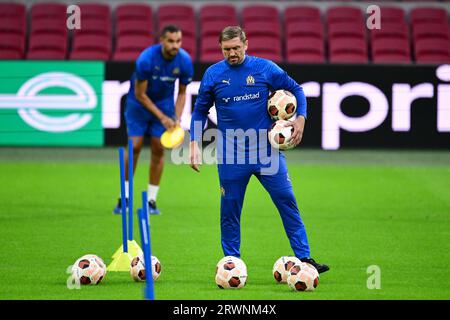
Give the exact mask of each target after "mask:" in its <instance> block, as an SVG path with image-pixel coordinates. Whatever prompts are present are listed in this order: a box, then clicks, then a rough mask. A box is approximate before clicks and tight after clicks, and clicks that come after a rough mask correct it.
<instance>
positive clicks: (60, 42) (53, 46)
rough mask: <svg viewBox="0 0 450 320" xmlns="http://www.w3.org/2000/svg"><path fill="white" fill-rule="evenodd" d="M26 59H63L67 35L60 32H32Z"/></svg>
mask: <svg viewBox="0 0 450 320" xmlns="http://www.w3.org/2000/svg"><path fill="white" fill-rule="evenodd" d="M28 47H29V48H28V52H27V59H35V60H64V59H65V58H66V54H67V37H66V36H65V35H61V34H34V35H32V36H30V42H29V46H28Z"/></svg>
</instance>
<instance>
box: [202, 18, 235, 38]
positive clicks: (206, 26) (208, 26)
mask: <svg viewBox="0 0 450 320" xmlns="http://www.w3.org/2000/svg"><path fill="white" fill-rule="evenodd" d="M229 25H230V24H228V23H226V22H224V21H223V20H219V21H206V22H203V23H202V24H201V25H200V38H203V37H215V39H216V40H217V39H219V35H220V33H221V32H222V30H223V29H224V28H225V27H227V26H229Z"/></svg>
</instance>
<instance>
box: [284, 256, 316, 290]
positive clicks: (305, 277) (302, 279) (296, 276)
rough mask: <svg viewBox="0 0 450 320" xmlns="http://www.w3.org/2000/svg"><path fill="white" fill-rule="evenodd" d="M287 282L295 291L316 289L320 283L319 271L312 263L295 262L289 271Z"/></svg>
mask: <svg viewBox="0 0 450 320" xmlns="http://www.w3.org/2000/svg"><path fill="white" fill-rule="evenodd" d="M287 284H288V286H289V287H290V288H292V289H293V290H295V291H314V290H315V289H316V287H317V286H318V285H319V273H318V272H317V270H316V269H315V268H314V267H312V266H311V265H309V266H308V265H307V264H305V263H302V264H295V265H294V266H293V267H292V268H291V269H290V270H289V272H288V276H287Z"/></svg>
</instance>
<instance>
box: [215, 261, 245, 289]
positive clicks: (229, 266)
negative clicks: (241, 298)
mask: <svg viewBox="0 0 450 320" xmlns="http://www.w3.org/2000/svg"><path fill="white" fill-rule="evenodd" d="M246 283H247V266H246V265H245V263H244V261H242V260H241V259H239V258H236V257H233V256H226V257H223V258H222V259H220V261H219V262H218V263H217V266H216V284H217V286H218V287H219V288H221V289H240V288H242V287H244V286H245V284H246Z"/></svg>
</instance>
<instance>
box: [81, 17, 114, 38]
mask: <svg viewBox="0 0 450 320" xmlns="http://www.w3.org/2000/svg"><path fill="white" fill-rule="evenodd" d="M111 29H112V27H111V22H110V20H102V19H98V20H97V19H81V28H80V29H75V30H74V31H75V34H74V37H77V36H78V35H79V34H84V35H104V36H111Z"/></svg>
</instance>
